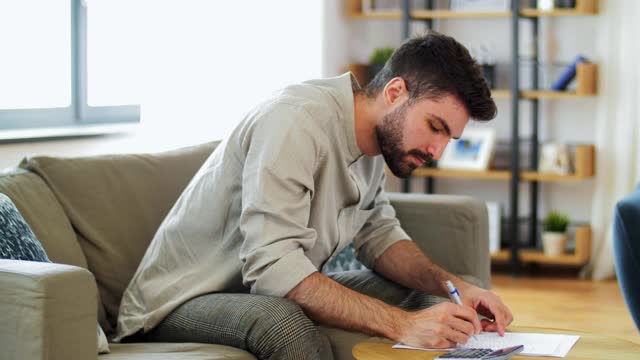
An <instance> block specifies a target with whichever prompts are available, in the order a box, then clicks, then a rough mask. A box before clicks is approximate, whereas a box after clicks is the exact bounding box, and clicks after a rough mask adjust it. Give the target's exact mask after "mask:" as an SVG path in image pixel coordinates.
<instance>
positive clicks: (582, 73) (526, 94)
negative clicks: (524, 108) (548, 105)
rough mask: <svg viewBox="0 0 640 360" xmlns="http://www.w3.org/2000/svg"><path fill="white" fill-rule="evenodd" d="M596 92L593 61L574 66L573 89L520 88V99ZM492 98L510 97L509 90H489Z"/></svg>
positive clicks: (571, 96)
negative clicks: (574, 81)
mask: <svg viewBox="0 0 640 360" xmlns="http://www.w3.org/2000/svg"><path fill="white" fill-rule="evenodd" d="M597 94H598V65H597V64H594V63H581V64H578V66H577V68H576V90H575V91H552V90H522V91H520V98H521V99H576V98H583V97H588V96H595V95H597ZM491 95H492V96H493V98H494V99H505V98H510V97H511V91H509V90H502V89H496V90H491Z"/></svg>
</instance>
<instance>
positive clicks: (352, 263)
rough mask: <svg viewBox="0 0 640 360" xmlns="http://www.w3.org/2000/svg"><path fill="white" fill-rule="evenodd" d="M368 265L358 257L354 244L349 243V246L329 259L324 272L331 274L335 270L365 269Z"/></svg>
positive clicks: (323, 269) (323, 268)
mask: <svg viewBox="0 0 640 360" xmlns="http://www.w3.org/2000/svg"><path fill="white" fill-rule="evenodd" d="M364 269H366V267H365V266H364V265H363V264H362V263H361V262H360V261H358V259H356V256H355V254H354V252H353V245H351V244H349V245H348V246H347V247H345V248H344V249H342V251H341V252H340V253H339V254H338V255H336V256H335V257H334V258H333V259H331V261H328V262H327V263H326V264H325V265H324V266H323V267H322V272H323V273H324V274H329V273H333V272H340V271H349V270H364Z"/></svg>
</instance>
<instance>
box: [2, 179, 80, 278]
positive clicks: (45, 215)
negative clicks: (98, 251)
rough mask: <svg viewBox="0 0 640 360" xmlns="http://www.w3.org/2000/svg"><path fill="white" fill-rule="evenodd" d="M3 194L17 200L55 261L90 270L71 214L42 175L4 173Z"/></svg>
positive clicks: (15, 202) (19, 209) (27, 219)
mask: <svg viewBox="0 0 640 360" xmlns="http://www.w3.org/2000/svg"><path fill="white" fill-rule="evenodd" d="M0 193H3V194H6V195H7V196H8V197H9V198H10V199H11V200H12V201H13V203H14V204H15V205H16V207H17V208H18V211H20V214H22V216H23V217H24V219H25V220H26V222H27V223H28V224H29V226H30V227H31V230H33V232H34V233H35V235H36V238H38V240H40V243H41V244H42V246H43V247H44V250H45V252H46V253H47V256H48V257H49V259H50V260H51V261H53V262H56V263H61V264H67V265H75V266H79V267H82V268H85V269H86V268H87V259H86V258H85V256H84V253H83V252H82V249H81V248H80V245H79V244H78V241H77V240H76V235H75V233H74V232H73V228H72V227H71V223H70V222H69V219H68V218H67V215H66V214H65V213H64V210H63V209H62V206H61V205H60V203H59V202H58V200H57V199H56V197H55V195H54V194H53V192H51V190H50V189H49V187H48V186H47V184H45V182H44V181H43V180H42V179H41V178H40V177H39V176H38V175H36V174H34V173H30V172H28V171H25V170H22V169H10V170H8V171H5V172H3V173H2V174H0Z"/></svg>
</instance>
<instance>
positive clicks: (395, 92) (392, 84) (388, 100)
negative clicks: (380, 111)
mask: <svg viewBox="0 0 640 360" xmlns="http://www.w3.org/2000/svg"><path fill="white" fill-rule="evenodd" d="M382 93H383V96H384V100H385V104H386V105H387V106H391V105H393V104H395V103H396V101H398V100H399V99H400V98H402V97H403V96H404V95H406V94H407V84H406V82H405V81H404V79H403V78H401V77H399V76H397V77H394V78H393V79H391V80H389V82H388V83H387V85H385V87H384V90H383V91H382Z"/></svg>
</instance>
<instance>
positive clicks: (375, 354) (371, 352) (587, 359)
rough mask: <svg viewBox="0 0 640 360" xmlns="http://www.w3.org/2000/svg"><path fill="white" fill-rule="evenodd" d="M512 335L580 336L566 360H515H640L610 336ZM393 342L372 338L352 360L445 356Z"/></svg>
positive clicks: (635, 348) (632, 348) (639, 349)
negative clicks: (407, 347)
mask: <svg viewBox="0 0 640 360" xmlns="http://www.w3.org/2000/svg"><path fill="white" fill-rule="evenodd" d="M508 331H510V332H527V333H541V334H567V335H569V334H574V335H580V340H578V342H577V343H576V345H575V346H574V347H573V348H572V349H571V351H569V354H568V355H567V357H565V358H550V357H537V356H536V357H533V356H521V355H520V356H514V357H513V358H512V359H522V360H525V359H526V360H534V359H540V360H550V359H568V360H574V359H575V360H601V359H616V360H627V359H629V360H631V359H634V360H638V359H640V345H639V344H634V343H632V342H630V341H626V340H622V339H617V338H613V337H608V336H601V335H593V334H588V333H583V332H577V331H571V330H560V329H548V328H533V327H510V328H509V329H508ZM393 344H394V343H393V342H391V341H389V340H386V339H379V338H371V339H369V340H366V341H363V342H361V343H359V344H357V345H356V346H354V347H353V350H352V353H353V356H354V357H355V358H356V359H358V360H389V359H402V360H427V359H434V358H435V357H437V356H438V355H440V354H443V352H437V351H420V350H406V349H392V348H391V346H393Z"/></svg>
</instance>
